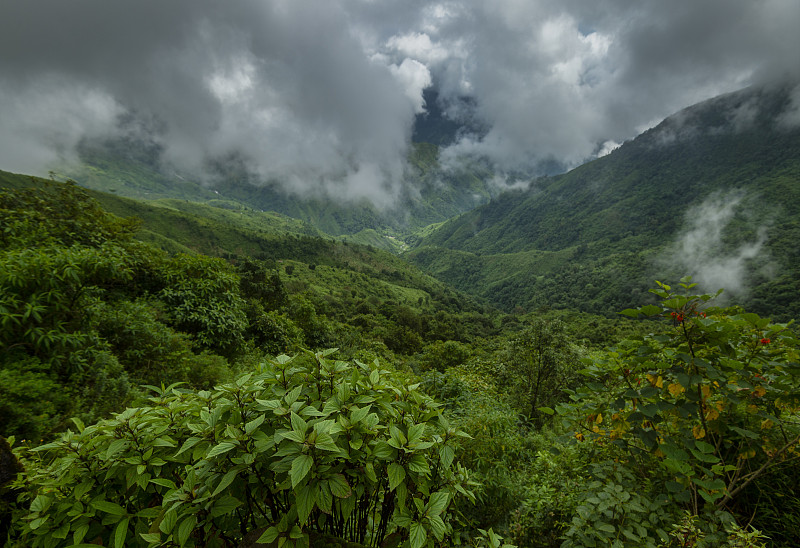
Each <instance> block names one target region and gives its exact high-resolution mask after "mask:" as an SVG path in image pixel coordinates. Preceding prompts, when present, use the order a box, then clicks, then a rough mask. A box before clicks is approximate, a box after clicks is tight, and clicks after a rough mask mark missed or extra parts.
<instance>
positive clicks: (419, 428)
mask: <svg viewBox="0 0 800 548" xmlns="http://www.w3.org/2000/svg"><path fill="white" fill-rule="evenodd" d="M424 433H425V425H424V424H415V425H413V426H409V427H408V443H409V444H411V443H412V442H415V441H417V440H418V439H419V438H421V437H422V435H423V434H424Z"/></svg>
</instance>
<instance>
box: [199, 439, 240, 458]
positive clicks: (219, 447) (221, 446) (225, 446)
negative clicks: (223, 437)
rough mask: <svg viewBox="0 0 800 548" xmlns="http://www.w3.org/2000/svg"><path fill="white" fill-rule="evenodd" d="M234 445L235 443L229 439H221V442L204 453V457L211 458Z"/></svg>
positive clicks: (225, 451)
mask: <svg viewBox="0 0 800 548" xmlns="http://www.w3.org/2000/svg"><path fill="white" fill-rule="evenodd" d="M234 447H236V444H235V443H233V442H230V441H223V442H222V443H219V444H218V445H216V446H215V447H214V448H213V449H211V451H209V452H208V454H207V455H206V458H207V459H213V458H214V457H217V456H219V455H222V454H224V453H227V452H228V451H230V450H231V449H233V448H234Z"/></svg>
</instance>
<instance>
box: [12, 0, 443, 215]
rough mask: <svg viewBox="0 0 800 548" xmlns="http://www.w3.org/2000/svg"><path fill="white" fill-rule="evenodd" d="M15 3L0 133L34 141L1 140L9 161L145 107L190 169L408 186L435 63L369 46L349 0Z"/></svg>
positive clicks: (334, 184)
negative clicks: (351, 19) (211, 163)
mask: <svg viewBox="0 0 800 548" xmlns="http://www.w3.org/2000/svg"><path fill="white" fill-rule="evenodd" d="M5 9H6V13H5V14H4V17H2V18H1V19H0V51H2V52H4V53H3V55H2V58H1V59H0V89H1V90H2V92H3V99H2V104H0V116H2V119H3V121H4V124H3V127H4V130H3V131H2V133H3V137H2V139H3V141H2V142H3V143H5V142H6V141H9V142H12V141H14V140H15V139H19V137H20V136H23V137H24V141H27V142H20V141H17V142H18V146H14V147H9V148H6V149H5V150H6V152H5V153H3V152H0V160H2V163H3V166H4V167H5V168H6V169H10V168H11V169H14V168H17V166H18V165H19V166H20V167H21V168H24V169H27V168H29V167H35V166H36V163H37V158H35V157H33V156H32V154H37V153H41V154H43V158H38V164H40V165H41V164H42V163H43V162H42V160H55V159H56V158H57V157H58V156H59V155H63V154H64V153H67V152H69V151H70V150H71V149H73V148H74V146H75V144H76V143H77V142H78V141H79V140H80V139H81V138H82V137H85V136H89V137H95V136H96V137H104V136H107V135H109V134H113V132H114V127H113V122H114V121H115V120H116V119H117V117H118V116H119V115H120V114H121V113H124V112H133V113H135V114H136V115H140V116H145V117H155V118H156V119H158V120H159V121H160V123H161V126H162V127H163V128H164V132H163V135H160V136H159V138H160V139H161V140H162V141H163V145H164V146H165V151H166V159H167V160H169V161H171V162H173V163H175V164H177V165H178V166H179V167H181V168H184V169H189V170H193V171H195V172H197V171H199V170H200V169H201V168H202V166H203V165H204V162H205V161H206V160H207V159H208V158H218V157H226V156H231V155H235V156H236V157H237V158H239V159H243V160H244V161H245V163H246V165H247V167H248V169H250V170H251V171H253V172H255V173H256V174H258V175H260V176H261V177H263V178H279V179H281V180H283V181H286V182H287V184H290V185H292V186H293V187H294V188H296V189H298V190H300V191H303V190H319V189H320V188H327V187H331V188H329V190H332V189H335V192H336V193H337V195H338V196H340V197H345V198H347V197H360V196H367V197H370V198H372V199H373V200H375V201H379V202H380V201H381V200H385V199H387V197H391V195H392V194H393V193H394V192H396V191H397V185H398V181H399V179H400V175H401V173H402V167H403V157H404V154H405V151H406V149H407V146H408V139H409V135H410V130H411V124H412V123H413V117H414V114H415V111H416V110H417V109H418V108H419V101H418V100H415V97H414V91H415V90H414V89H413V88H414V86H417V87H419V86H422V85H426V81H425V77H427V69H425V67H423V66H422V65H420V64H418V63H417V64H416V65H415V64H413V63H412V62H411V61H410V60H409V61H408V62H407V63H405V64H403V63H401V64H399V65H397V66H393V65H391V64H387V63H385V62H382V61H375V60H373V59H371V58H370V57H368V56H366V55H365V53H364V51H363V49H362V48H361V45H360V42H359V41H358V40H357V39H356V38H354V36H353V33H352V32H351V28H350V25H349V23H348V21H347V14H346V13H345V12H344V11H343V10H342V9H341V7H340V6H339V5H338V4H337V3H336V2H332V1H329V0H326V1H314V2H303V1H299V2H298V1H273V2H258V1H239V2H225V3H222V2H216V1H204V0H176V1H170V2H160V1H159V2H154V1H149V2H148V1H141V0H137V1H135V2H132V1H126V2H106V1H99V0H93V1H87V0H83V1H80V0H79V1H74V2H63V1H60V0H58V1H38V2H24V3H23V2H18V3H15V4H13V5H12V6H11V7H10V8H9V7H7V8H5ZM416 94H417V95H418V96H420V97H421V89H417V90H416ZM76 98H80V100H78V101H76ZM65 128H66V129H65ZM45 152H48V153H49V154H45ZM17 169H19V168H17Z"/></svg>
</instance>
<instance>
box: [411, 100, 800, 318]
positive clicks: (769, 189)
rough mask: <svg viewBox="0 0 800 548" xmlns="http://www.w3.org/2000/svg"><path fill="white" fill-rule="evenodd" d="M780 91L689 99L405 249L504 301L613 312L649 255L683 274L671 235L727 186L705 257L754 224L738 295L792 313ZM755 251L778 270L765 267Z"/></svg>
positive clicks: (792, 214)
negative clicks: (745, 292)
mask: <svg viewBox="0 0 800 548" xmlns="http://www.w3.org/2000/svg"><path fill="white" fill-rule="evenodd" d="M790 89H791V88H786V87H783V88H780V87H779V88H757V87H754V88H749V89H747V90H743V91H741V92H738V93H734V94H730V95H727V96H723V97H719V98H717V99H714V100H711V101H708V102H706V103H703V104H700V105H696V106H695V107H692V108H690V109H687V110H686V111H683V112H681V113H679V114H677V115H675V116H674V117H671V118H668V119H667V120H665V121H664V122H663V123H662V124H660V125H659V126H657V127H655V128H653V129H651V130H649V131H647V132H645V133H644V134H642V135H640V136H639V137H637V138H636V139H634V140H633V141H630V142H628V143H625V144H624V145H623V146H621V147H620V148H619V149H617V150H615V151H614V152H612V153H611V154H609V155H608V156H605V157H603V158H600V159H598V160H595V161H593V162H589V163H587V164H584V165H582V166H580V167H578V168H576V169H574V170H572V171H570V172H569V173H566V174H563V175H559V176H555V177H547V178H542V179H538V180H535V181H532V182H531V184H530V187H529V189H527V190H516V191H513V192H506V193H503V194H500V195H499V196H496V197H493V199H492V201H491V202H490V203H488V204H486V205H484V206H482V207H479V208H477V209H475V210H473V211H470V212H468V213H465V214H463V215H461V216H459V217H456V218H454V219H451V220H449V221H447V222H445V223H443V224H441V225H440V226H438V227H436V228H435V229H434V230H432V231H429V232H427V233H426V234H425V236H424V237H422V238H421V240H418V241H416V242H415V248H414V249H413V250H411V252H410V253H409V254H408V258H409V259H410V260H411V262H413V263H414V264H416V265H418V266H420V267H422V268H424V269H425V270H426V271H428V272H431V273H433V274H435V275H436V276H437V277H439V278H440V279H442V280H445V281H447V282H448V283H451V284H452V285H453V286H454V287H456V288H458V289H460V290H462V291H465V292H469V293H471V294H473V295H479V296H481V297H485V298H487V299H489V300H490V301H491V302H492V303H494V304H496V305H498V306H502V307H503V308H504V309H505V310H507V311H511V310H513V308H514V307H515V306H521V307H523V308H524V309H525V310H526V311H531V310H535V309H536V308H538V307H539V306H543V305H548V306H551V307H553V308H564V309H580V310H583V311H588V312H592V313H596V314H605V315H611V314H614V313H615V311H616V310H619V309H622V308H628V307H631V306H634V303H637V302H642V301H641V296H643V295H646V293H645V292H646V289H647V286H648V283H649V280H651V279H652V278H653V277H655V273H654V272H653V271H652V269H653V264H654V259H656V258H660V259H661V262H662V263H663V265H662V266H661V267H660V275H662V276H663V275H667V276H671V277H675V278H678V277H680V276H683V275H686V274H687V272H685V271H683V269H684V268H687V267H686V266H683V265H682V264H681V257H680V256H679V253H676V251H675V250H674V249H671V248H669V245H670V244H671V243H672V242H674V241H675V240H677V239H678V238H679V237H680V236H681V234H682V233H683V232H685V231H686V230H688V228H689V227H690V226H691V223H692V222H693V221H694V219H690V218H687V214H689V213H690V212H691V211H692V208H693V207H694V206H698V205H699V204H701V203H704V201H706V200H707V199H709V198H711V197H714V196H717V197H719V196H725V197H726V198H727V199H728V200H733V199H734V198H735V199H736V200H740V205H739V210H738V212H737V213H736V215H734V216H733V217H732V218H731V219H730V221H729V223H728V225H727V226H726V227H725V230H724V231H723V233H722V234H721V237H720V241H719V242H715V245H714V246H713V247H712V249H711V250H710V251H709V253H708V254H706V256H705V257H703V259H704V260H705V261H706V262H707V263H708V262H711V261H713V260H715V259H718V258H719V257H725V256H726V254H728V253H730V252H731V251H732V250H733V249H736V248H737V246H739V245H741V244H742V242H752V241H757V240H758V238H759V234H762V233H763V236H764V238H765V241H764V251H765V254H764V256H765V257H766V256H767V255H768V256H769V257H768V258H765V259H764V260H763V261H751V262H750V264H749V266H748V268H747V269H746V271H745V275H746V278H747V282H748V285H749V286H751V287H753V288H754V296H753V298H752V299H750V300H749V301H748V300H747V299H745V298H744V297H741V296H740V297H739V298H740V301H741V303H742V304H743V305H745V306H746V307H747V308H749V309H754V310H756V311H757V312H759V313H769V314H770V315H772V316H773V317H780V318H781V319H784V320H786V319H789V318H792V317H797V316H800V308H798V305H797V300H796V299H791V298H790V297H789V296H790V295H791V293H790V291H791V289H793V288H794V289H796V288H795V282H794V281H796V280H797V279H800V270H798V269H800V262H799V261H798V251H797V249H798V247H797V245H796V241H797V230H798V229H797V219H796V212H797V211H798V210H800V192H798V185H797V180H798V176H800V160H799V159H800V129H799V128H798V127H796V126H795V127H788V126H782V125H780V124H779V123H778V118H779V116H780V114H781V112H782V111H784V110H785V109H787V108H790V105H791V104H792V103H791V99H790V93H789V92H790ZM743 105H746V108H748V109H755V110H756V111H757V113H758V114H757V115H756V116H755V118H754V120H753V122H752V123H750V124H744V125H743V124H741V120H739V118H738V114H737V113H740V109H741V108H744V107H743ZM701 214H705V215H709V214H710V213H708V212H701ZM760 231H761V232H760ZM711 255H714V256H711ZM765 261H771V262H772V266H773V267H774V268H773V270H774V272H773V273H771V274H770V275H768V276H765V275H764V274H763V272H761V269H763V267H764V262H765ZM689 268H691V267H689ZM695 268H697V267H695ZM773 276H774V278H775V279H774V280H772V281H771V280H770V278H772V277H773ZM701 281H705V280H701ZM708 282H709V283H714V282H712V281H710V280H709V281H708ZM795 294H796V292H795Z"/></svg>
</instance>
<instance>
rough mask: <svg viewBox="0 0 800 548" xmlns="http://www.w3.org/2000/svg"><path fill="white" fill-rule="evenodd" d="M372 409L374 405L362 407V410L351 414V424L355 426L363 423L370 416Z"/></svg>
mask: <svg viewBox="0 0 800 548" xmlns="http://www.w3.org/2000/svg"><path fill="white" fill-rule="evenodd" d="M371 408H372V405H368V406H366V407H362V408H361V409H356V410H355V411H353V412H352V413H351V414H350V422H351V423H353V424H356V423H358V422H361V421H362V420H364V418H365V417H366V416H367V415H368V414H369V410H370V409H371Z"/></svg>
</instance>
